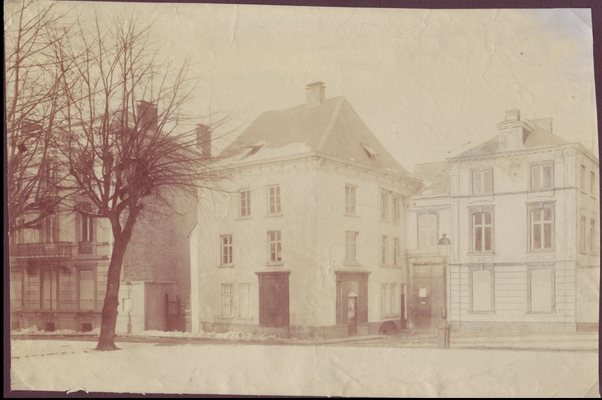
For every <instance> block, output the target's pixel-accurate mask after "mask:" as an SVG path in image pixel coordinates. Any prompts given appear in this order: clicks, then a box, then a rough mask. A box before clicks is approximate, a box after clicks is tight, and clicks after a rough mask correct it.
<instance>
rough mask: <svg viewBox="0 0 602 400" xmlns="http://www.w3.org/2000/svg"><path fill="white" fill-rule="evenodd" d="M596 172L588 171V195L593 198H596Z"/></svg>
mask: <svg viewBox="0 0 602 400" xmlns="http://www.w3.org/2000/svg"><path fill="white" fill-rule="evenodd" d="M596 186H597V185H596V172H595V171H590V172H589V191H590V195H591V196H592V197H593V198H594V199H595V198H596Z"/></svg>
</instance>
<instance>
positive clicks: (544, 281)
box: [528, 268, 554, 313]
mask: <svg viewBox="0 0 602 400" xmlns="http://www.w3.org/2000/svg"><path fill="white" fill-rule="evenodd" d="M528 277H529V311H530V312H535V313H549V312H553V311H554V269H553V268H530V270H529V273H528Z"/></svg>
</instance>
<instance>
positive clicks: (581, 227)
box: [579, 215, 587, 254]
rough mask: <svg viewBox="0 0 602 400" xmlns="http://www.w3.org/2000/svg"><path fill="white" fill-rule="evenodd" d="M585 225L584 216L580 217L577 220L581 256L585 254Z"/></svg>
mask: <svg viewBox="0 0 602 400" xmlns="http://www.w3.org/2000/svg"><path fill="white" fill-rule="evenodd" d="M585 224H586V218H585V215H581V219H580V220H579V251H580V252H581V253H582V254H587V231H586V229H587V228H586V226H585Z"/></svg>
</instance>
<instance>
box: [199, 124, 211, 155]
mask: <svg viewBox="0 0 602 400" xmlns="http://www.w3.org/2000/svg"><path fill="white" fill-rule="evenodd" d="M196 147H198V148H199V150H201V154H202V155H203V157H211V128H210V127H208V126H207V125H203V124H197V126H196Z"/></svg>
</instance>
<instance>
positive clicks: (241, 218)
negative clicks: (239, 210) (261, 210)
mask: <svg viewBox="0 0 602 400" xmlns="http://www.w3.org/2000/svg"><path fill="white" fill-rule="evenodd" d="M246 219H253V216H251V215H247V216H244V217H238V218H236V220H237V221H244V220H246Z"/></svg>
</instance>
